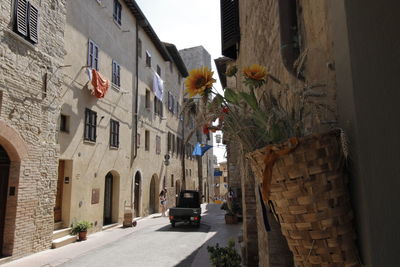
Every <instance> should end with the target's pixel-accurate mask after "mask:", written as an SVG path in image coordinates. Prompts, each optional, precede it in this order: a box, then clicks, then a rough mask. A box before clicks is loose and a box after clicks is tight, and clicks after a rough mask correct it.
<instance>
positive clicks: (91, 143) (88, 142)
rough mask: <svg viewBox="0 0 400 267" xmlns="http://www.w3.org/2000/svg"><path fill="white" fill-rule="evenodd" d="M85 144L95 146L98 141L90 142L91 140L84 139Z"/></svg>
mask: <svg viewBox="0 0 400 267" xmlns="http://www.w3.org/2000/svg"><path fill="white" fill-rule="evenodd" d="M83 143H84V144H88V145H95V144H96V141H90V140H86V139H83Z"/></svg>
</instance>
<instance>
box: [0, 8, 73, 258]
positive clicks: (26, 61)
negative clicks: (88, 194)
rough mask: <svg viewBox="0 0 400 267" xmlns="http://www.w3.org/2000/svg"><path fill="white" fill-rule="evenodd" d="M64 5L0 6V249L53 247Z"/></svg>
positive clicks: (15, 253) (21, 251)
mask: <svg viewBox="0 0 400 267" xmlns="http://www.w3.org/2000/svg"><path fill="white" fill-rule="evenodd" d="M65 15H66V5H65V1H57V2H55V1H36V0H31V1H14V0H13V1H2V3H1V11H0V28H1V30H0V39H1V42H0V181H1V182H0V196H1V200H0V249H1V256H2V257H7V256H10V258H17V257H21V256H24V255H27V254H30V253H34V252H37V251H40V250H44V249H47V248H50V245H51V235H52V231H53V220H54V219H53V207H54V202H55V192H56V187H57V166H58V158H59V154H60V151H59V145H58V144H57V124H58V114H59V112H60V105H61V94H60V90H59V88H60V87H61V86H62V79H63V71H64V69H65V68H64V67H65V66H64V26H65Z"/></svg>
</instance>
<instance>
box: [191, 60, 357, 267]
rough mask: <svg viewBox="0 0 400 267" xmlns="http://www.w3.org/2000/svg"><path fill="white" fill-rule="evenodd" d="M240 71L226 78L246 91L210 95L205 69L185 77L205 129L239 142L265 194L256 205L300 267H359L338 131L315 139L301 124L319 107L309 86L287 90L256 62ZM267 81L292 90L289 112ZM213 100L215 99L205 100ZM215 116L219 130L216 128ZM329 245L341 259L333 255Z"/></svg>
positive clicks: (209, 79) (343, 143) (342, 138)
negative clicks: (268, 208) (272, 214)
mask: <svg viewBox="0 0 400 267" xmlns="http://www.w3.org/2000/svg"><path fill="white" fill-rule="evenodd" d="M237 72H238V68H237V67H236V66H233V67H231V68H228V70H227V72H226V75H227V76H228V77H234V78H235V79H236V85H238V77H239V76H240V78H241V79H242V84H243V86H237V87H240V88H236V89H235V88H224V92H223V94H221V93H219V92H216V91H213V90H212V89H213V87H212V84H213V82H215V80H214V79H213V78H212V74H213V73H212V72H211V71H210V70H208V69H207V68H201V69H198V70H194V71H191V72H190V75H189V77H188V78H187V79H186V87H187V92H188V93H189V96H194V95H201V96H202V99H203V102H202V107H201V108H200V109H199V110H201V111H202V112H199V114H198V116H197V120H198V123H199V124H200V125H206V126H208V128H209V129H210V130H222V131H223V133H224V139H225V140H229V141H232V143H235V144H237V146H236V147H237V149H239V150H240V153H241V154H242V155H247V159H248V161H249V164H250V166H251V169H252V171H253V173H254V175H255V177H256V181H258V185H257V186H259V187H260V191H261V193H262V199H261V201H263V202H264V203H265V204H266V205H267V203H268V201H271V202H272V203H273V205H274V207H275V210H276V213H277V218H279V222H280V224H281V230H282V233H283V235H284V236H285V237H286V239H287V241H288V244H289V247H290V250H291V251H292V252H293V255H294V257H295V261H296V264H297V265H298V266H308V265H310V264H322V265H324V264H332V263H337V264H345V263H346V264H349V265H350V264H353V265H354V266H358V261H357V249H356V247H355V244H354V239H355V233H354V229H353V226H352V218H353V213H352V209H351V204H350V196H349V194H348V190H347V181H348V179H347V176H346V171H345V170H344V168H343V167H344V166H345V164H344V162H345V160H346V155H347V142H346V138H345V135H344V133H343V131H342V130H339V129H336V130H331V131H328V132H322V133H318V134H314V133H312V132H310V129H309V128H306V127H305V125H304V122H305V117H307V116H309V115H310V114H315V113H317V109H318V105H316V104H315V105H314V104H312V105H311V104H310V102H312V100H311V97H312V96H313V95H315V92H314V93H313V92H312V91H313V90H312V89H310V88H312V87H311V86H308V85H304V87H303V88H299V89H294V88H287V85H285V84H282V83H281V82H280V81H279V80H278V79H277V78H276V77H274V76H273V75H271V74H269V73H268V72H267V71H266V69H265V67H263V66H260V65H252V66H249V67H245V68H243V69H242V74H241V75H237ZM267 82H271V83H273V84H274V87H275V88H276V87H280V89H282V90H281V92H288V93H289V92H290V93H291V101H292V102H293V103H294V104H293V105H292V106H290V107H289V106H288V105H287V103H284V102H283V101H281V98H280V97H279V95H274V93H273V91H272V89H271V88H267V87H266V86H265V85H266V84H267ZM210 95H214V98H213V99H212V100H211V101H208V99H210V98H211V97H210ZM314 108H315V110H314ZM216 119H218V125H213V121H215V123H216ZM209 125H211V126H209ZM322 203H323V204H322ZM319 214H324V215H323V216H319ZM327 222H329V223H327ZM331 222H333V223H331ZM339 232H340V234H335V233H339ZM299 240H300V241H299ZM332 246H334V247H335V251H337V252H338V255H339V258H340V261H338V259H337V258H336V259H333V258H332V255H331V254H330V252H329V251H331V250H332ZM321 251H322V252H323V253H322V252H321ZM353 265H352V266H353Z"/></svg>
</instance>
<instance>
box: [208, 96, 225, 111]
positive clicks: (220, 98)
mask: <svg viewBox="0 0 400 267" xmlns="http://www.w3.org/2000/svg"><path fill="white" fill-rule="evenodd" d="M223 101H224V97H223V96H222V95H220V94H217V95H216V96H215V97H214V98H213V100H212V101H211V103H210V104H209V108H219V107H220V106H221V104H222V102H223Z"/></svg>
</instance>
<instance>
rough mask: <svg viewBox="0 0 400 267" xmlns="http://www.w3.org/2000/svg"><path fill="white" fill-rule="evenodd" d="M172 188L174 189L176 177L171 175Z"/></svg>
mask: <svg viewBox="0 0 400 267" xmlns="http://www.w3.org/2000/svg"><path fill="white" fill-rule="evenodd" d="M171 187H174V175H173V174H171Z"/></svg>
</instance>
